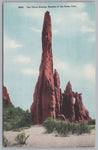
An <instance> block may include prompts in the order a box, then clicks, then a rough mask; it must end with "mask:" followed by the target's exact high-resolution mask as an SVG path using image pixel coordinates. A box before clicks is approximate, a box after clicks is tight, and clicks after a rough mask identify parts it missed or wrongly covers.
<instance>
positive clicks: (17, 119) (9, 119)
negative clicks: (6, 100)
mask: <svg viewBox="0 0 98 150" xmlns="http://www.w3.org/2000/svg"><path fill="white" fill-rule="evenodd" d="M31 125H32V121H31V114H30V112H29V110H26V111H25V110H22V109H21V108H20V107H14V106H12V107H10V106H9V107H3V130H4V131H9V130H14V131H20V130H22V129H25V128H28V127H30V126H31Z"/></svg>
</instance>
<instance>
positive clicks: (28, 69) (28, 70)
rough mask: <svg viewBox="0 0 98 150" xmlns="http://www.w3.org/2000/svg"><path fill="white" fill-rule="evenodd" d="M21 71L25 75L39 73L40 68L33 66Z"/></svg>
mask: <svg viewBox="0 0 98 150" xmlns="http://www.w3.org/2000/svg"><path fill="white" fill-rule="evenodd" d="M21 72H22V73H23V74H25V75H38V70H34V69H32V68H25V69H23V70H22V71H21Z"/></svg>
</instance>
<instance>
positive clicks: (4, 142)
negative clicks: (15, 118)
mask: <svg viewBox="0 0 98 150" xmlns="http://www.w3.org/2000/svg"><path fill="white" fill-rule="evenodd" d="M3 146H4V147H7V146H8V139H7V138H6V137H5V136H3Z"/></svg>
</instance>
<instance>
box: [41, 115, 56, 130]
mask: <svg viewBox="0 0 98 150" xmlns="http://www.w3.org/2000/svg"><path fill="white" fill-rule="evenodd" d="M43 126H44V127H45V128H46V129H47V133H52V132H53V131H54V130H55V120H53V119H51V118H48V119H46V120H45V121H44V123H43Z"/></svg>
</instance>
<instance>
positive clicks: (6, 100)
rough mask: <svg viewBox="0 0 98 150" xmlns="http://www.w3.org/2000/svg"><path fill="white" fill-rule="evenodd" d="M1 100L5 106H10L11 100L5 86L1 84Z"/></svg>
mask: <svg viewBox="0 0 98 150" xmlns="http://www.w3.org/2000/svg"><path fill="white" fill-rule="evenodd" d="M3 102H4V104H5V105H6V106H8V105H9V106H12V105H13V104H12V102H11V100H10V97H9V94H8V92H7V88H6V87H5V86H3Z"/></svg>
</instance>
